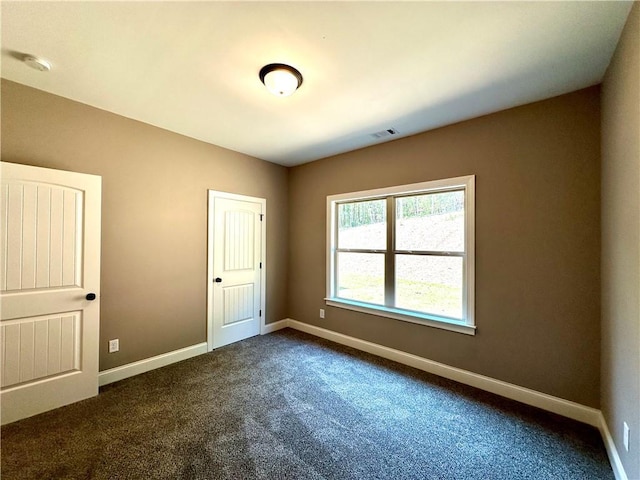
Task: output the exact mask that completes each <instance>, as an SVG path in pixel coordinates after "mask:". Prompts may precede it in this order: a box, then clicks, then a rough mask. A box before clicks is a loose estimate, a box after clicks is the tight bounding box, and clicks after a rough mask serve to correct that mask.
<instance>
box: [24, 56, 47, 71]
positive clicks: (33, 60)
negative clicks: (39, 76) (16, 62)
mask: <svg viewBox="0 0 640 480" xmlns="http://www.w3.org/2000/svg"><path fill="white" fill-rule="evenodd" d="M22 61H23V62H24V63H26V64H27V65H28V66H30V67H31V68H33V69H34V70H38V71H39V72H48V71H49V70H51V64H50V63H49V62H47V61H46V60H45V59H44V58H38V57H34V56H33V55H25V57H24V58H23V60H22Z"/></svg>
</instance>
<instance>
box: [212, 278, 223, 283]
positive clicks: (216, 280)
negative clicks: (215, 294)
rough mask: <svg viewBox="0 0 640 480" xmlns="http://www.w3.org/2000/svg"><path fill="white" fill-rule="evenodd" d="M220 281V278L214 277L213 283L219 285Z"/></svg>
mask: <svg viewBox="0 0 640 480" xmlns="http://www.w3.org/2000/svg"><path fill="white" fill-rule="evenodd" d="M221 281H222V279H221V278H220V277H216V279H215V280H214V282H216V283H220V282H221Z"/></svg>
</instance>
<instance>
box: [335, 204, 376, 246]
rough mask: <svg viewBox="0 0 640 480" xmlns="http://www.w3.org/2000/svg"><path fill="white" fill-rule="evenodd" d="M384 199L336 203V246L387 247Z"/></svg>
mask: <svg viewBox="0 0 640 480" xmlns="http://www.w3.org/2000/svg"><path fill="white" fill-rule="evenodd" d="M386 203H387V202H386V200H384V199H383V200H370V201H366V202H352V203H341V204H339V205H338V248H362V249H369V250H384V249H385V248H387V231H386V224H387V207H386Z"/></svg>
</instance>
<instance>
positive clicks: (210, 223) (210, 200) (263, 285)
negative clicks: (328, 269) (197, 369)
mask: <svg viewBox="0 0 640 480" xmlns="http://www.w3.org/2000/svg"><path fill="white" fill-rule="evenodd" d="M216 198H224V199H228V200H240V201H244V202H253V203H259V204H260V205H261V209H262V221H261V222H260V225H261V227H260V230H261V235H260V236H261V238H260V256H261V258H262V268H261V269H260V310H262V315H260V335H264V333H265V325H266V318H267V308H266V293H267V215H266V211H267V199H266V198H260V197H250V196H248V195H240V194H237V193H229V192H222V191H219V190H207V206H208V208H207V351H209V352H210V351H211V350H213V278H214V274H213V248H214V245H213V241H214V231H213V227H214V216H215V208H214V207H215V200H216Z"/></svg>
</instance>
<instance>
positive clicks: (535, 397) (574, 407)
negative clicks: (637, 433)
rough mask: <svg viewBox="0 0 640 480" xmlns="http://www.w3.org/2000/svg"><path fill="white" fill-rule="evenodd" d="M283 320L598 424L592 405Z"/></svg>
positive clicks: (434, 371)
mask: <svg viewBox="0 0 640 480" xmlns="http://www.w3.org/2000/svg"><path fill="white" fill-rule="evenodd" d="M286 322H287V326H289V327H291V328H294V329H296V330H300V331H302V332H306V333H310V334H311V335H315V336H317V337H321V338H324V339H326V340H331V341H332V342H336V343H340V344H342V345H346V346H349V347H352V348H356V349H358V350H362V351H364V352H368V353H372V354H373V355H377V356H379V357H383V358H386V359H389V360H393V361H395V362H398V363H402V364H404V365H408V366H410V367H413V368H417V369H419V370H423V371H425V372H429V373H433V374H435V375H438V376H440V377H444V378H448V379H450V380H454V381H456V382H459V383H463V384H465V385H470V386H472V387H476V388H479V389H481V390H485V391H487V392H491V393H495V394H496V395H500V396H503V397H506V398H510V399H512V400H517V401H519V402H521V403H524V404H527V405H531V406H534V407H538V408H541V409H543V410H547V411H549V412H553V413H557V414H558V415H562V416H564V417H568V418H571V419H573V420H578V421H580V422H583V423H586V424H588V425H591V426H594V427H598V428H599V427H600V424H601V421H600V417H601V413H600V410H597V409H595V408H591V407H587V406H585V405H581V404H579V403H576V402H571V401H569V400H564V399H562V398H558V397H554V396H552V395H547V394H546V393H541V392H537V391H535V390H531V389H529V388H525V387H520V386H518V385H514V384H512V383H507V382H503V381H501V380H496V379H494V378H491V377H485V376H484V375H478V374H477V373H473V372H469V371H468V370H462V369H460V368H456V367H450V366H449V365H445V364H443V363H439V362H435V361H433V360H428V359H426V358H423V357H419V356H417V355H412V354H410V353H406V352H403V351H400V350H395V349H393V348H389V347H385V346H383V345H379V344H377V343H371V342H367V341H365V340H360V339H359V338H355V337H350V336H348V335H343V334H341V333H337V332H334V331H332V330H327V329H324V328H320V327H316V326H313V325H309V324H307V323H302V322H299V321H297V320H292V319H290V318H289V319H286Z"/></svg>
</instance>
